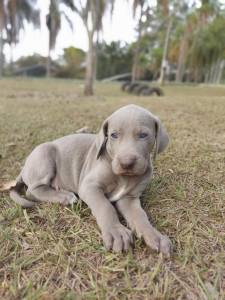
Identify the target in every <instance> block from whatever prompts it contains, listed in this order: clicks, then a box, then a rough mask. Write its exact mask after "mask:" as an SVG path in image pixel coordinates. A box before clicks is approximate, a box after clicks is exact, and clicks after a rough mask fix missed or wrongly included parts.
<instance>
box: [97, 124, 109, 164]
mask: <svg viewBox="0 0 225 300" xmlns="http://www.w3.org/2000/svg"><path fill="white" fill-rule="evenodd" d="M107 140H108V120H105V121H104V122H103V124H102V127H101V129H100V132H99V134H98V136H97V139H96V147H97V159H99V157H100V156H101V155H102V154H103V153H104V152H105V149H106V143H107Z"/></svg>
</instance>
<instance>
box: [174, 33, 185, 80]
mask: <svg viewBox="0 0 225 300" xmlns="http://www.w3.org/2000/svg"><path fill="white" fill-rule="evenodd" d="M187 38H188V33H187V31H186V32H185V34H184V37H183V38H182V40H181V44H180V50H179V58H178V65H177V72H176V81H177V82H182V81H183V77H184V70H185V66H184V64H185V59H186V52H187V47H188V41H187Z"/></svg>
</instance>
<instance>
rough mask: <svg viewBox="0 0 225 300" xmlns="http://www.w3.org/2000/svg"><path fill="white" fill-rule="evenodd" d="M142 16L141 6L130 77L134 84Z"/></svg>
mask: <svg viewBox="0 0 225 300" xmlns="http://www.w3.org/2000/svg"><path fill="white" fill-rule="evenodd" d="M142 16H143V6H142V7H141V15H140V19H139V22H138V38H137V43H136V47H135V49H134V60H133V66H132V76H131V82H135V80H136V79H137V69H138V63H139V54H140V48H141V31H142V28H141V27H142V24H141V19H142Z"/></svg>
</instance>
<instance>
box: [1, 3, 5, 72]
mask: <svg viewBox="0 0 225 300" xmlns="http://www.w3.org/2000/svg"><path fill="white" fill-rule="evenodd" d="M5 22H6V9H5V1H4V0H0V77H1V76H2V72H3V65H4V63H3V61H4V57H3V47H4V45H3V43H4V41H3V31H4V29H5Z"/></svg>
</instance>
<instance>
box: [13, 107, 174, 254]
mask: <svg viewBox="0 0 225 300" xmlns="http://www.w3.org/2000/svg"><path fill="white" fill-rule="evenodd" d="M168 142H169V138H168V135H167V133H166V130H165V128H164V127H163V125H162V123H161V122H160V120H159V119H158V118H157V117H156V116H154V115H153V114H151V113H150V112H149V111H147V110H145V109H144V108H142V107H139V106H136V105H128V106H124V107H122V108H120V109H118V110H117V111H115V112H114V113H113V114H112V115H111V116H109V117H108V118H107V119H106V120H105V121H104V122H103V124H102V127H101V130H100V132H99V134H97V135H95V134H74V135H69V136H65V137H62V138H60V139H57V140H55V141H53V142H48V143H44V144H41V145H39V146H37V147H36V148H35V149H34V150H33V152H32V153H31V154H30V155H29V156H28V158H27V159H26V162H25V165H24V167H23V169H22V171H21V173H20V175H19V176H18V178H17V185H16V187H15V188H14V189H12V190H11V192H10V196H11V198H12V199H13V200H14V201H15V202H17V203H19V204H20V205H22V206H23V207H30V206H33V205H34V204H36V203H37V202H38V201H43V202H58V203H61V204H64V205H68V204H70V203H73V202H75V201H76V200H77V197H76V196H75V194H77V195H79V197H80V198H81V199H82V200H83V201H84V202H85V203H86V204H87V205H88V206H89V207H90V209H91V211H92V213H93V215H94V216H95V218H96V220H97V223H98V225H99V227H100V229H101V232H102V237H103V241H104V244H105V246H106V248H107V249H113V250H114V251H122V250H127V249H129V247H130V246H131V245H132V243H133V239H132V232H131V231H130V230H129V229H128V228H126V227H125V226H123V225H122V224H121V223H120V221H119V218H118V215H117V210H118V211H119V212H120V213H121V214H122V215H123V216H124V218H125V219H126V221H127V223H128V225H129V227H130V228H131V230H132V231H136V233H137V235H138V236H139V237H143V238H144V240H145V242H146V244H147V245H148V246H150V247H151V248H152V249H155V250H157V251H159V252H161V253H163V254H164V255H166V256H169V255H170V253H171V248H172V247H171V242H170V240H169V238H168V237H167V236H165V235H162V234H161V233H160V232H159V231H157V230H156V229H155V228H154V227H153V226H152V225H151V224H150V222H149V220H148V217H147V215H146V213H145V212H144V210H143V209H142V208H141V204H140V195H141V193H142V192H143V190H144V189H145V187H146V185H147V184H148V183H149V181H150V178H151V176H152V172H153V167H152V162H151V156H150V153H153V156H154V157H155V156H156V155H157V154H158V153H160V152H162V151H163V150H164V149H165V148H166V146H167V144H168ZM24 186H26V187H27V192H26V199H25V198H24V197H22V196H21V195H20V193H19V192H20V191H21V189H22V187H24ZM112 202H114V203H115V205H112Z"/></svg>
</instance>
